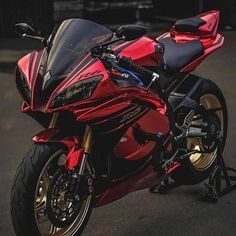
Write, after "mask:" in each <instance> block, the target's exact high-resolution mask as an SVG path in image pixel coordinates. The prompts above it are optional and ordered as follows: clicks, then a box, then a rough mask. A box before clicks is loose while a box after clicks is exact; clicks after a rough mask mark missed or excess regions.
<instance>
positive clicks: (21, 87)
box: [16, 67, 31, 105]
mask: <svg viewBox="0 0 236 236" xmlns="http://www.w3.org/2000/svg"><path fill="white" fill-rule="evenodd" d="M16 86H17V89H18V91H19V93H20V94H21V96H22V98H23V99H24V101H25V102H26V103H28V104H29V105H30V100H31V95H30V89H29V85H28V83H27V81H26V78H25V76H24V75H23V73H22V72H21V71H20V69H19V68H18V67H17V68H16Z"/></svg>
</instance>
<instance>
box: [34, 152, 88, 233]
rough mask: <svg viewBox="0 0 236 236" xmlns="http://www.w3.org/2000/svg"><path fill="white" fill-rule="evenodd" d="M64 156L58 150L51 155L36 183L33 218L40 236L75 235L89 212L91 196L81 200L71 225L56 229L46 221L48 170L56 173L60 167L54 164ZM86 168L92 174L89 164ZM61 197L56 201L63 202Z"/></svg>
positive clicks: (49, 177)
mask: <svg viewBox="0 0 236 236" xmlns="http://www.w3.org/2000/svg"><path fill="white" fill-rule="evenodd" d="M64 155H66V153H64V152H63V151H62V150H59V151H57V152H56V153H55V154H53V155H52V156H51V157H50V158H49V160H48V162H47V163H46V165H45V166H44V168H43V170H42V172H41V174H40V176H39V179H38V182H37V186H36V190H35V201H34V216H35V221H36V224H37V227H38V230H39V232H40V235H42V236H58V235H61V236H62V235H64V236H65V235H71V236H72V235H75V233H76V231H78V230H79V229H80V228H81V226H82V224H83V223H84V220H85V218H86V216H87V214H88V211H89V207H90V205H91V201H92V195H89V196H88V197H87V198H86V199H83V200H81V206H80V211H79V213H78V216H77V217H76V219H75V220H74V221H73V222H72V223H71V225H69V226H68V227H66V228H57V227H56V226H54V225H53V224H52V223H51V222H50V220H49V219H48V216H47V210H46V207H47V197H48V195H47V192H48V187H49V184H50V183H51V180H52V176H51V174H50V173H49V172H48V169H49V168H52V169H54V170H55V172H56V171H57V170H58V168H60V166H58V165H56V163H57V162H58V159H60V158H61V156H64ZM86 168H87V170H88V171H89V173H90V174H92V170H91V168H90V166H89V164H87V165H86ZM55 172H54V173H55ZM63 196H64V193H62V194H61V199H58V200H59V201H61V200H63ZM60 207H64V206H63V205H62V203H61V204H60Z"/></svg>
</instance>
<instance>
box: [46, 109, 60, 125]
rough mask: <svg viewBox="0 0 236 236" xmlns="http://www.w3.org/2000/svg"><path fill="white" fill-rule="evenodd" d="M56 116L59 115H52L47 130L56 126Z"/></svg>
mask: <svg viewBox="0 0 236 236" xmlns="http://www.w3.org/2000/svg"><path fill="white" fill-rule="evenodd" d="M58 115H59V113H58V112H56V113H53V115H52V119H51V121H50V123H49V126H48V128H49V129H52V128H56V124H57V120H58Z"/></svg>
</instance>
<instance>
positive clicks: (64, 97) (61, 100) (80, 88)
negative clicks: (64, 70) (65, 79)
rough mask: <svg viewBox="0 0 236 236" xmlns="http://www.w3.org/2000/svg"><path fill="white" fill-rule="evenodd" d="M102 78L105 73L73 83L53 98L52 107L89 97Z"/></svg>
mask: <svg viewBox="0 0 236 236" xmlns="http://www.w3.org/2000/svg"><path fill="white" fill-rule="evenodd" d="M102 78H103V75H96V76H94V77H91V78H89V79H85V80H83V81H80V82H78V83H75V84H73V85H71V86H70V87H68V88H67V89H65V91H63V92H61V93H60V94H58V95H57V96H56V97H55V98H54V99H53V101H52V102H51V104H50V108H51V109H55V108H58V107H62V106H65V105H69V104H72V103H75V102H78V101H82V100H84V99H86V98H89V97H90V96H91V95H92V93H93V91H94V90H95V88H96V87H97V85H98V84H99V82H100V81H101V80H102Z"/></svg>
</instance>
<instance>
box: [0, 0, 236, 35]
mask: <svg viewBox="0 0 236 236" xmlns="http://www.w3.org/2000/svg"><path fill="white" fill-rule="evenodd" d="M137 8H140V18H141V19H142V20H143V21H148V22H154V23H156V22H157V19H158V20H159V22H160V21H161V20H160V18H158V16H159V17H160V16H161V17H164V18H165V17H169V18H179V17H188V16H191V15H195V14H197V13H198V12H199V11H202V10H208V9H219V10H221V12H222V18H221V19H222V21H221V23H222V24H223V25H228V24H229V25H235V24H236V2H235V1H234V0H178V1H174V0H139V1H134V0H126V1H122V0H118V1H114V0H106V1H102V0H97V1H89V0H72V1H71V0H54V1H52V0H37V1H32V0H7V1H6V0H4V1H1V3H0V37H1V36H13V34H14V33H13V32H14V29H13V25H14V24H15V23H16V22H22V21H24V22H27V23H30V24H31V25H32V26H34V27H35V28H36V29H37V30H38V32H39V33H49V32H50V31H51V30H52V28H53V26H54V25H55V24H57V23H58V22H60V21H61V20H63V19H66V18H71V17H83V18H87V19H92V20H95V21H98V22H100V23H107V24H110V23H113V24H114V23H115V24H120V23H123V22H135V21H136V20H137V19H136V15H137ZM121 9H122V11H121Z"/></svg>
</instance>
